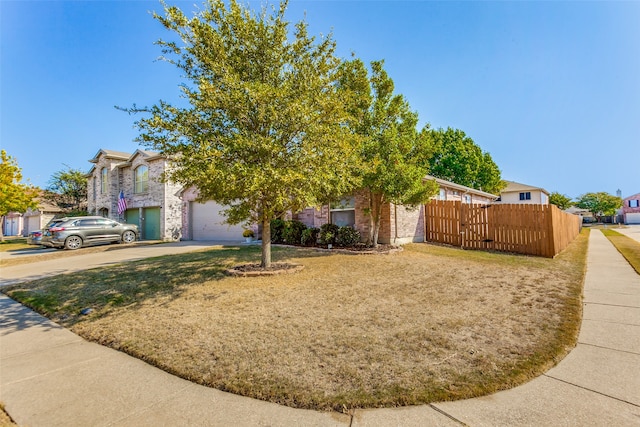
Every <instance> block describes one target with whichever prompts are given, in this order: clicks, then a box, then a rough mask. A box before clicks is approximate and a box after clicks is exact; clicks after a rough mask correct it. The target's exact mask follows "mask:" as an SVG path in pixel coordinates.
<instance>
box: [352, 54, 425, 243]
mask: <svg viewBox="0 0 640 427" xmlns="http://www.w3.org/2000/svg"><path fill="white" fill-rule="evenodd" d="M383 64H384V62H383V61H374V62H372V63H371V70H372V73H371V76H370V77H368V76H367V74H368V73H367V71H366V68H365V66H364V64H363V63H362V62H361V61H360V60H353V61H350V62H348V63H345V64H343V71H344V74H343V76H342V79H341V84H342V85H344V86H345V87H348V88H350V89H349V91H350V93H351V94H352V95H351V96H350V97H349V100H350V101H351V104H350V105H349V108H350V111H351V116H352V117H354V118H356V119H357V120H355V121H354V122H353V123H352V128H353V129H354V131H355V132H356V133H358V134H359V135H361V136H362V137H363V148H362V160H361V163H362V170H361V176H362V186H363V187H364V188H365V189H367V190H368V191H369V214H370V220H371V227H370V234H369V236H368V239H367V243H368V244H370V245H372V246H374V247H377V245H378V235H379V232H380V220H381V218H382V207H383V205H384V204H385V203H395V204H402V205H407V206H418V205H420V204H422V203H425V202H426V201H428V200H429V198H430V197H431V196H433V195H434V194H435V193H436V191H437V184H436V183H435V182H433V181H426V180H425V175H427V173H428V171H429V168H428V163H427V159H428V157H429V155H430V154H431V152H430V140H429V138H428V137H427V136H428V134H427V133H426V132H422V133H418V131H417V129H416V126H417V124H418V115H417V114H416V113H415V112H413V111H411V109H410V108H409V104H408V102H407V101H406V100H405V98H404V97H403V96H401V95H395V94H394V93H393V92H394V85H393V80H391V78H390V77H389V76H388V74H387V73H386V71H385V70H384V68H383Z"/></svg>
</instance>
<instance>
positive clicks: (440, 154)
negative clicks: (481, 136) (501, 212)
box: [429, 128, 504, 194]
mask: <svg viewBox="0 0 640 427" xmlns="http://www.w3.org/2000/svg"><path fill="white" fill-rule="evenodd" d="M429 134H430V137H431V138H432V143H433V150H434V154H433V156H432V157H431V158H430V159H429V166H430V171H431V175H433V176H435V177H438V178H441V179H446V180H447V181H451V182H455V183H456V184H460V185H465V186H467V187H471V188H475V189H478V190H482V191H486V192H488V193H492V194H500V190H502V189H503V188H504V183H503V181H502V178H501V173H500V169H499V168H498V166H497V165H496V164H495V162H494V161H493V159H492V158H491V155H490V154H489V153H485V152H483V151H482V149H481V148H480V147H479V146H478V145H477V144H476V143H475V142H474V141H473V139H471V138H469V137H468V136H467V135H466V134H465V133H464V132H463V131H461V130H459V129H451V128H447V130H443V129H437V130H429Z"/></svg>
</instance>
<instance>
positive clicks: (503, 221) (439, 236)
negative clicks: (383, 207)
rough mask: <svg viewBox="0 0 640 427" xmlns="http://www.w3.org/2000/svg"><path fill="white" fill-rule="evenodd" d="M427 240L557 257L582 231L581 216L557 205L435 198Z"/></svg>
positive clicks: (430, 206) (428, 210) (429, 205)
mask: <svg viewBox="0 0 640 427" xmlns="http://www.w3.org/2000/svg"><path fill="white" fill-rule="evenodd" d="M425 211H426V220H425V223H426V224H425V225H426V230H425V231H426V233H425V235H426V240H427V241H431V242H438V243H445V244H449V245H454V246H460V247H462V248H466V249H484V250H495V251H503V252H516V253H521V254H527V255H537V256H543V257H549V258H553V257H554V256H555V255H557V254H558V253H560V251H562V250H563V249H564V248H566V247H567V245H568V244H569V243H570V242H571V241H572V240H573V239H574V238H575V237H576V236H577V235H578V233H579V232H580V226H581V219H580V217H579V216H577V215H571V214H568V213H565V212H562V211H561V210H560V209H558V208H557V207H556V206H554V205H535V204H522V205H518V204H516V205H511V204H495V205H481V204H468V203H461V202H460V201H444V200H432V201H430V202H429V203H427V205H426V206H425Z"/></svg>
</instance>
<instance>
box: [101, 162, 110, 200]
mask: <svg viewBox="0 0 640 427" xmlns="http://www.w3.org/2000/svg"><path fill="white" fill-rule="evenodd" d="M108 183H109V180H108V171H107V168H102V170H101V171H100V192H101V193H102V194H105V193H106V192H107V184H108Z"/></svg>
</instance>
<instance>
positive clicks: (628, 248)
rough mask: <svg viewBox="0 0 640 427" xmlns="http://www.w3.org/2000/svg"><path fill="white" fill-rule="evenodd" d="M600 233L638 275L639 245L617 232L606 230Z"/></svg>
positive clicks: (639, 267) (639, 265)
mask: <svg viewBox="0 0 640 427" xmlns="http://www.w3.org/2000/svg"><path fill="white" fill-rule="evenodd" d="M600 231H602V234H604V235H605V236H607V239H609V241H610V242H611V243H613V246H615V247H616V249H617V250H618V252H620V253H621V254H622V256H623V257H625V258H626V260H627V261H628V262H629V264H631V266H632V267H633V269H634V270H636V273H638V274H640V243H639V242H637V241H635V240H633V239H632V238H631V237H627V236H625V235H624V234H620V233H618V232H617V231H613V230H608V229H606V230H605V229H603V230H600Z"/></svg>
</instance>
